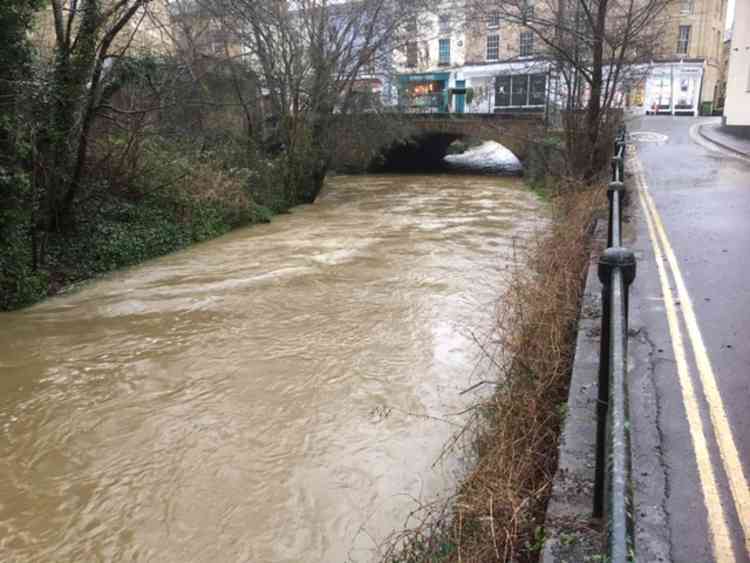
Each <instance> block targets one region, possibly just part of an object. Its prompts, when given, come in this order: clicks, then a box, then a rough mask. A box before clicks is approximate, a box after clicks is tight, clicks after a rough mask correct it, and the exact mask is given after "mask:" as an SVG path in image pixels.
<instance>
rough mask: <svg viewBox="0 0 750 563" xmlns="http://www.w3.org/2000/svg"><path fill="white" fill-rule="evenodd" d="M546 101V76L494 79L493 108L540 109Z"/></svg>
mask: <svg viewBox="0 0 750 563" xmlns="http://www.w3.org/2000/svg"><path fill="white" fill-rule="evenodd" d="M546 100H547V75H546V74H514V75H511V76H498V77H496V78H495V107H513V108H523V107H537V108H538V107H540V106H544V104H545V103H546Z"/></svg>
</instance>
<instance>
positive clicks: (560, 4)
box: [467, 0, 674, 178]
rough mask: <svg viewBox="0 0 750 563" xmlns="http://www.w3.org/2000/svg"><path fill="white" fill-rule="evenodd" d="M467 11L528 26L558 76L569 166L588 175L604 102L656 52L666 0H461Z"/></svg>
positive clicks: (606, 107) (608, 108)
mask: <svg viewBox="0 0 750 563" xmlns="http://www.w3.org/2000/svg"><path fill="white" fill-rule="evenodd" d="M467 1H468V2H469V8H468V9H469V10H470V11H471V12H472V14H473V16H472V17H473V18H475V19H478V20H480V21H482V20H483V21H487V18H490V17H495V18H499V19H500V20H501V21H503V22H505V23H507V24H511V25H516V26H520V27H521V28H522V29H525V30H527V31H530V32H531V33H533V35H534V37H535V39H536V41H535V42H536V43H537V44H539V45H541V46H542V49H541V50H540V53H541V54H542V55H543V56H545V57H547V58H548V59H549V61H550V62H551V63H552V65H553V67H554V70H555V72H556V73H557V75H558V77H559V78H560V85H561V87H560V89H559V91H558V92H557V93H556V94H557V96H556V98H557V99H556V100H554V101H556V102H558V103H560V105H561V106H562V109H563V112H564V113H563V115H564V124H565V129H566V133H567V135H566V143H567V148H568V150H569V151H570V157H571V158H570V159H569V162H571V164H572V168H573V172H575V173H576V174H579V175H581V176H583V177H585V178H592V177H593V176H595V175H596V174H597V172H598V171H599V170H600V169H601V167H602V164H603V162H606V158H607V151H608V150H609V146H608V144H607V143H606V142H605V139H604V138H603V137H604V135H602V132H604V131H608V130H610V129H611V128H612V126H613V124H614V122H615V120H616V119H617V116H616V115H615V112H613V111H612V110H613V109H614V108H616V107H617V106H618V104H619V102H620V100H621V97H622V94H623V92H624V91H625V90H627V88H628V87H629V86H630V85H631V84H632V83H633V82H634V81H637V80H640V79H642V78H643V74H644V63H648V62H649V61H650V60H651V59H652V58H653V57H654V56H655V54H656V53H658V50H659V45H660V39H661V36H662V33H663V28H664V25H665V23H666V21H667V17H666V16H667V11H668V7H669V5H670V4H672V3H673V1H674V0H537V1H536V2H534V1H533V0H467Z"/></svg>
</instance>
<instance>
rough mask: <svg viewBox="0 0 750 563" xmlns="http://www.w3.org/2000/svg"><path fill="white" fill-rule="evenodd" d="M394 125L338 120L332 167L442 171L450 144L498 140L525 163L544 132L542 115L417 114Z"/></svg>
mask: <svg viewBox="0 0 750 563" xmlns="http://www.w3.org/2000/svg"><path fill="white" fill-rule="evenodd" d="M395 121H396V122H398V123H397V124H395V125H394V124H392V123H387V122H384V121H382V118H381V117H380V116H378V115H377V114H359V115H348V116H340V117H339V118H338V123H337V126H336V127H335V129H334V134H335V138H336V145H337V149H336V155H335V159H334V160H335V163H334V168H335V169H337V170H341V171H358V170H364V169H378V168H381V166H379V165H382V167H384V168H386V169H413V168H423V169H433V168H440V167H441V166H442V165H443V162H442V159H443V157H444V156H445V154H446V153H447V150H448V147H449V145H450V144H451V143H452V142H453V141H456V140H458V139H470V138H471V139H479V140H482V141H496V142H498V143H500V144H501V145H503V146H505V147H506V148H508V149H509V150H510V151H511V152H513V154H515V155H516V156H517V157H518V159H519V160H520V161H521V162H523V161H524V160H525V159H526V157H527V155H528V151H529V144H530V143H529V140H530V139H540V138H541V137H542V135H543V131H544V115H543V114H542V113H490V114H471V113H467V114H455V113H413V114H400V115H399V119H398V120H395Z"/></svg>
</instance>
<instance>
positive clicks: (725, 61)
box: [714, 29, 732, 115]
mask: <svg viewBox="0 0 750 563" xmlns="http://www.w3.org/2000/svg"><path fill="white" fill-rule="evenodd" d="M731 52H732V30H731V29H730V30H729V31H727V32H726V33H725V34H724V46H723V49H722V52H721V68H720V69H719V82H718V83H717V88H716V97H715V100H714V115H721V114H723V112H724V101H725V100H726V97H727V75H728V73H729V55H730V53H731Z"/></svg>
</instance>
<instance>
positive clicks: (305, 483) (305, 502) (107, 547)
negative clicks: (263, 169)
mask: <svg viewBox="0 0 750 563" xmlns="http://www.w3.org/2000/svg"><path fill="white" fill-rule="evenodd" d="M541 215H542V214H541V210H540V206H539V204H538V202H537V200H536V198H535V197H534V196H533V195H532V194H531V193H529V192H528V190H525V189H523V188H522V183H521V181H520V180H519V179H517V178H496V177H495V178H492V177H489V176H481V177H477V176H437V175H434V176H358V177H337V178H333V179H331V180H330V181H329V182H328V185H327V186H326V189H325V191H324V193H323V195H322V196H321V198H320V199H319V200H318V201H317V202H316V203H315V204H314V205H310V206H301V207H299V208H296V209H294V210H293V212H292V213H291V214H289V215H284V216H280V217H277V218H275V219H274V222H273V223H272V224H270V225H263V226H256V227H253V228H249V229H243V230H238V231H236V232H234V233H231V234H229V235H227V236H225V237H222V238H221V239H217V240H214V241H211V242H208V243H205V244H201V245H198V246H195V247H193V248H191V249H189V250H187V251H185V252H180V253H177V254H174V255H171V256H168V257H165V258H162V259H159V260H154V261H151V262H148V263H146V264H144V265H142V266H140V267H137V268H133V269H131V270H128V271H124V272H120V273H117V274H115V275H112V276H110V277H108V278H105V279H103V280H99V281H97V282H95V283H93V284H90V285H88V286H86V287H84V288H83V289H81V290H80V291H78V292H76V293H72V294H70V295H64V296H61V297H59V298H55V299H51V300H49V301H47V302H46V303H42V304H40V305H38V306H35V307H32V308H30V309H27V310H25V311H21V312H18V313H12V314H2V315H0V562H2V563H11V562H27V561H31V562H44V563H48V562H52V561H54V562H76V563H79V562H89V561H108V562H109V561H130V562H132V561H154V562H158V563H167V562H176V563H183V562H186V561H191V562H210V563H218V562H252V563H301V562H304V563H315V562H321V563H322V562H325V563H334V562H336V563H338V562H343V561H347V560H349V558H351V560H353V561H369V560H370V558H371V556H372V554H373V549H374V546H375V545H376V544H377V543H378V542H379V541H380V540H382V539H383V537H385V536H386V535H387V534H389V533H390V532H392V531H394V530H395V529H397V528H399V527H400V526H401V525H402V524H403V522H404V520H405V519H406V517H407V515H408V514H409V512H410V511H411V510H413V509H414V508H416V502H417V501H426V500H432V499H434V498H435V495H436V494H440V493H446V492H449V491H450V490H451V485H453V484H454V483H455V482H456V481H455V475H454V474H453V473H454V471H455V470H457V469H458V468H459V463H458V459H456V457H455V456H453V457H451V456H448V457H447V458H444V463H438V464H436V465H433V464H434V462H435V461H436V460H437V458H438V457H439V455H440V452H441V450H442V448H443V446H444V444H445V443H446V441H447V440H448V439H449V438H450V436H451V435H452V434H453V433H454V432H455V431H456V426H455V425H456V424H459V423H460V422H461V420H462V419H461V417H460V416H459V417H456V416H452V413H456V412H458V411H460V410H462V409H463V408H464V407H465V406H466V401H469V400H472V398H471V397H467V396H464V397H460V396H459V393H460V391H462V390H464V389H466V388H467V387H469V386H470V385H471V384H472V383H476V382H477V381H479V380H480V379H482V378H483V373H482V368H483V366H484V365H485V364H484V363H483V356H482V355H481V354H480V351H479V347H478V346H477V344H476V343H475V341H474V338H475V337H477V338H479V339H480V340H484V338H485V337H487V335H489V334H491V330H492V327H493V319H494V311H495V308H494V306H495V305H496V301H497V299H498V297H499V296H500V294H501V290H502V288H503V286H504V283H505V281H506V280H507V275H508V268H509V266H510V264H511V263H512V262H513V261H514V254H515V251H516V249H517V248H518V247H520V246H522V245H523V242H524V240H526V239H527V237H528V236H529V235H530V233H531V232H532V231H534V230H536V229H538V228H539V227H540V218H541Z"/></svg>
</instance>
